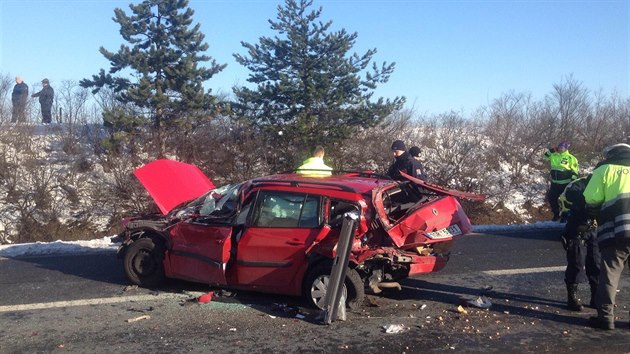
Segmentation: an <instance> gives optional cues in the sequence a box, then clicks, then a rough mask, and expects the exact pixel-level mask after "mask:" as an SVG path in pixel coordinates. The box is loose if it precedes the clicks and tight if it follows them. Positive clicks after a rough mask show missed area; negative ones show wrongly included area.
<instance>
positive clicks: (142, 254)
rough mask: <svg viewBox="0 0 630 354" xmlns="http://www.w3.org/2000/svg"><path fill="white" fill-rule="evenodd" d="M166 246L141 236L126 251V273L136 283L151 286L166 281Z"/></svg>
mask: <svg viewBox="0 0 630 354" xmlns="http://www.w3.org/2000/svg"><path fill="white" fill-rule="evenodd" d="M163 260H164V247H163V246H162V245H161V244H160V243H156V242H154V241H153V240H152V239H150V238H141V239H139V240H136V241H135V242H134V243H132V244H131V245H130V246H129V249H128V250H127V252H126V253H125V261H124V264H125V273H126V274H127V278H129V280H130V281H131V282H132V283H133V284H136V285H140V286H143V287H147V288H151V287H155V286H158V285H159V284H160V283H162V282H163V281H164V265H163V263H162V262H163Z"/></svg>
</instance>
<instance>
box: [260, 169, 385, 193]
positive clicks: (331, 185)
mask: <svg viewBox="0 0 630 354" xmlns="http://www.w3.org/2000/svg"><path fill="white" fill-rule="evenodd" d="M252 183H254V184H257V185H263V184H271V185H275V184H287V185H290V186H292V187H300V186H302V187H308V188H321V189H333V190H340V191H344V192H352V193H359V194H364V193H366V192H370V191H371V190H373V189H374V188H378V187H382V186H385V185H388V184H392V183H395V182H394V181H392V180H391V179H389V178H388V177H385V176H379V175H375V174H370V173H356V172H355V173H345V174H338V175H331V176H308V175H303V174H300V173H282V174H276V175H271V176H264V177H259V178H255V179H253V180H252Z"/></svg>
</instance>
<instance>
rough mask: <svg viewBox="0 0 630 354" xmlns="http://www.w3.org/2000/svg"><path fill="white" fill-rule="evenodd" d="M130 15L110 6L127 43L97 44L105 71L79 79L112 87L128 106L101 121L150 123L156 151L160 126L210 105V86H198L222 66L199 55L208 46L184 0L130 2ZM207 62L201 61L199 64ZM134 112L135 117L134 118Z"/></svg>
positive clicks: (96, 86)
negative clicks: (115, 47) (107, 46)
mask: <svg viewBox="0 0 630 354" xmlns="http://www.w3.org/2000/svg"><path fill="white" fill-rule="evenodd" d="M129 8H130V9H131V12H132V13H133V14H132V15H130V16H128V15H127V14H126V13H125V12H124V11H123V10H121V9H119V8H116V9H115V10H114V13H115V17H114V19H113V20H114V22H116V23H118V24H119V25H120V34H121V35H122V37H123V39H124V40H125V41H126V42H127V43H129V45H130V46H128V45H124V44H123V45H121V47H120V49H119V50H118V52H116V53H114V52H110V51H108V50H107V49H105V48H103V47H101V48H100V52H101V54H103V56H105V58H107V59H108V60H109V62H110V63H111V68H110V69H109V72H107V73H106V72H105V70H104V69H101V70H100V72H99V74H98V75H93V76H92V79H83V80H82V81H81V82H80V84H81V86H83V87H86V88H93V90H92V92H93V93H97V92H98V91H99V90H100V89H101V88H103V87H109V88H113V90H114V92H116V94H117V96H116V98H117V99H118V101H119V102H120V103H121V104H123V105H125V106H126V107H129V105H131V106H132V107H133V108H134V109H133V111H132V113H130V114H127V115H126V116H125V115H121V114H120V113H121V112H122V111H121V110H120V109H118V110H117V111H116V112H113V113H112V112H104V114H103V118H104V120H105V123H106V124H109V125H112V126H128V125H130V124H136V123H137V122H138V117H137V116H141V117H143V118H145V120H149V121H151V122H152V123H153V126H154V128H155V130H154V132H155V133H156V134H157V137H156V138H157V142H158V156H162V155H163V153H164V150H165V130H166V129H168V128H169V127H172V126H176V125H177V124H180V123H181V122H182V121H184V119H185V118H187V116H190V115H194V114H195V113H198V112H203V111H208V110H209V109H212V108H213V106H214V105H215V101H216V100H215V97H214V96H212V94H211V91H210V90H208V91H207V92H206V91H205V90H204V88H203V86H202V84H203V82H205V81H207V80H209V79H210V78H211V77H212V76H213V75H214V74H216V73H218V72H219V71H221V70H223V69H224V68H225V65H219V64H217V63H216V61H215V60H213V59H212V58H211V57H209V56H207V55H205V54H203V53H204V52H205V51H206V50H207V49H208V44H207V43H205V42H204V41H203V40H204V37H205V36H204V34H203V33H201V31H200V30H199V28H200V25H199V24H196V25H194V26H192V27H191V25H192V22H193V20H192V17H193V14H194V11H193V10H192V9H191V8H189V7H188V0H144V1H142V2H141V3H140V4H138V5H133V4H130V5H129ZM202 62H209V65H207V66H199V64H200V63H202ZM134 116H136V117H134Z"/></svg>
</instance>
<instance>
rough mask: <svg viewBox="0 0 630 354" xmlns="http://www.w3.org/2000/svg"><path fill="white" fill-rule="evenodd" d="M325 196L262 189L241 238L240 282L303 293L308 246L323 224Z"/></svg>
mask: <svg viewBox="0 0 630 354" xmlns="http://www.w3.org/2000/svg"><path fill="white" fill-rule="evenodd" d="M322 225H323V223H322V213H321V198H320V197H319V196H316V195H309V194H304V193H293V192H281V191H266V190H263V191H260V192H259V193H258V196H257V198H256V203H255V204H254V210H253V211H252V215H251V217H250V219H249V221H248V224H247V226H246V228H245V230H244V232H243V234H242V236H241V237H240V238H239V241H238V251H237V256H236V266H237V279H238V280H237V281H238V284H239V285H242V286H247V287H250V288H254V289H259V290H265V291H272V292H282V293H287V294H295V295H297V294H299V293H300V291H301V289H300V288H301V280H302V278H303V276H304V273H305V271H306V269H307V267H308V264H307V259H306V254H305V253H306V249H307V248H308V247H309V246H310V245H311V244H312V242H313V240H314V239H315V238H316V237H317V235H318V234H319V232H320V229H321V228H322V227H323V226H322Z"/></svg>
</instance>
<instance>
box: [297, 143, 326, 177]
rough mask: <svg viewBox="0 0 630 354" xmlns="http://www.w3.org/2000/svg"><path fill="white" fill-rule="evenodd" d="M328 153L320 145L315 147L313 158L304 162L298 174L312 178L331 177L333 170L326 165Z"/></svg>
mask: <svg viewBox="0 0 630 354" xmlns="http://www.w3.org/2000/svg"><path fill="white" fill-rule="evenodd" d="M325 153H326V151H325V150H324V148H323V147H322V146H320V145H317V146H316V147H315V150H314V151H313V156H312V157H309V158H308V159H306V160H304V162H303V163H302V166H300V167H298V168H297V170H296V172H297V173H301V174H304V175H311V176H330V175H332V168H331V167H329V166H327V165H326V164H325V163H324V154H325Z"/></svg>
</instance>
